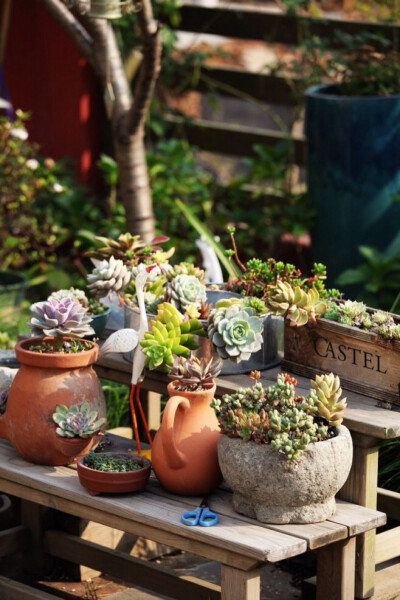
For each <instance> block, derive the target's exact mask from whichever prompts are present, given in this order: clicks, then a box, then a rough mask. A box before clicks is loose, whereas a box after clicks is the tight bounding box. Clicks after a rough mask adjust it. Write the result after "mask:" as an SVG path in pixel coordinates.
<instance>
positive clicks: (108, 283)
mask: <svg viewBox="0 0 400 600" xmlns="http://www.w3.org/2000/svg"><path fill="white" fill-rule="evenodd" d="M131 279H132V272H131V270H130V269H129V268H127V267H126V266H125V265H124V263H123V262H122V260H119V259H115V258H114V257H113V256H110V258H109V260H102V261H101V262H99V264H98V265H97V266H96V267H95V268H94V269H93V271H92V272H91V273H89V275H88V276H87V281H88V288H89V290H90V291H91V293H92V295H93V296H95V297H96V298H104V297H105V296H107V294H112V293H113V292H116V293H117V294H118V293H120V292H123V291H124V290H125V288H126V287H127V285H128V284H129V282H130V281H131Z"/></svg>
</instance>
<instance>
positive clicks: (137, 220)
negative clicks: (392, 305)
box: [40, 0, 161, 241]
mask: <svg viewBox="0 0 400 600" xmlns="http://www.w3.org/2000/svg"><path fill="white" fill-rule="evenodd" d="M40 1H41V2H42V4H43V5H44V6H45V7H46V9H47V10H48V11H49V12H50V13H51V15H52V16H53V17H54V18H55V19H56V20H57V21H58V22H59V23H60V24H61V25H62V27H63V29H64V30H65V31H66V33H67V34H68V35H69V36H70V38H71V39H72V40H73V41H74V43H75V44H76V45H77V46H78V48H79V50H80V51H81V53H82V54H83V56H84V57H85V58H86V59H87V60H88V61H89V63H90V64H91V66H92V67H93V69H94V71H95V72H96V74H97V75H98V76H99V77H100V79H101V81H102V85H103V90H104V98H105V104H106V110H107V114H108V116H109V118H110V120H111V128H112V134H113V141H114V150H115V158H116V161H117V163H118V169H119V184H120V194H121V198H122V202H123V205H124V208H125V214H126V228H127V231H129V232H130V233H133V234H140V236H141V237H142V238H143V239H144V240H145V241H150V240H151V239H152V238H153V237H154V215H153V208H152V201H151V191H150V184H149V177H148V171H147V163H146V151H145V145H144V122H145V118H146V115H147V112H148V109H149V105H150V100H151V95H152V93H153V89H154V85H155V82H156V79H157V76H158V73H159V70H160V57H161V42H160V32H159V27H158V23H157V21H155V20H154V19H153V13H152V6H151V1H150V0H142V2H141V4H140V9H139V12H137V15H136V16H137V22H138V27H139V32H140V36H141V40H142V54H143V59H142V64H141V67H140V73H139V76H138V79H137V84H136V86H135V89H134V93H133V98H131V93H130V88H129V82H128V81H127V79H126V76H125V72H124V68H123V64H122V58H121V55H120V53H119V50H118V47H117V42H116V38H115V35H114V32H113V29H112V27H111V25H110V24H109V23H108V22H107V21H105V20H103V19H93V18H91V17H88V16H87V15H81V14H79V11H78V10H77V9H68V8H67V7H66V6H65V4H64V3H63V2H62V0H40Z"/></svg>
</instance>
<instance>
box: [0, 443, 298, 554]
mask: <svg viewBox="0 0 400 600" xmlns="http://www.w3.org/2000/svg"><path fill="white" fill-rule="evenodd" d="M0 457H2V458H3V459H4V460H3V461H1V464H0V477H1V478H2V480H1V485H2V486H3V489H8V490H9V489H10V488H13V489H14V486H15V484H18V485H21V486H22V488H26V489H31V491H32V495H33V496H35V497H34V498H33V497H32V500H33V501H34V502H39V503H41V504H45V505H50V506H54V507H56V508H59V509H60V510H63V509H62V508H61V507H62V506H63V505H64V506H68V510H66V512H70V513H71V514H76V515H77V516H82V517H84V518H88V519H91V518H92V516H91V512H90V511H99V515H98V517H99V518H94V517H93V520H95V521H98V522H103V523H104V524H105V525H110V526H112V527H116V528H117V529H121V530H123V531H131V533H134V534H137V535H143V536H144V537H148V538H149V539H155V540H156V541H161V542H163V543H167V544H168V545H171V546H174V547H180V545H179V543H178V545H176V543H169V542H168V541H165V539H167V540H168V538H169V537H170V536H174V541H175V539H177V540H178V539H179V540H182V542H180V543H185V545H186V542H183V539H184V538H186V540H190V542H191V543H198V544H199V545H202V544H204V545H205V547H206V548H207V551H208V549H209V547H210V546H211V547H212V548H215V552H217V551H218V549H219V550H220V551H221V552H222V554H223V555H224V557H225V560H224V561H222V562H226V563H227V564H229V559H227V558H226V557H227V555H229V552H230V551H232V553H233V555H234V556H235V555H237V554H239V555H241V554H243V556H246V557H247V558H248V559H254V560H259V561H263V560H268V561H276V560H282V559H283V558H287V557H289V556H295V555H296V554H300V553H301V552H304V551H305V548H306V544H305V542H304V541H303V540H299V539H295V538H293V537H291V536H285V535H283V534H279V533H276V532H273V531H270V532H268V533H266V532H265V531H264V530H263V528H262V527H259V526H257V525H256V524H252V525H250V524H249V525H248V526H246V527H245V528H243V527H241V528H240V529H241V530H240V532H238V531H237V528H235V524H236V521H235V519H234V518H229V517H224V518H223V519H221V522H220V523H219V524H218V526H217V527H192V528H190V527H186V526H185V525H183V524H182V523H181V522H180V515H181V513H182V511H184V510H187V509H188V508H189V506H190V505H188V504H187V503H186V501H185V498H184V497H178V496H176V497H175V498H174V500H168V502H167V501H166V500H165V499H162V500H160V499H159V498H158V497H157V496H155V495H154V494H151V493H149V492H142V493H140V494H135V495H134V502H132V500H131V497H129V496H122V495H119V496H118V497H116V496H114V497H111V498H110V497H107V496H106V495H104V496H96V497H91V496H90V495H89V494H88V493H87V492H86V490H84V489H83V488H82V487H81V486H80V484H79V481H78V477H77V475H76V473H75V472H74V470H73V469H71V468H67V467H57V468H54V467H46V466H41V465H32V464H29V463H26V462H25V461H24V460H23V459H22V458H19V457H18V456H17V455H16V453H15V450H14V449H13V448H12V447H11V446H10V445H9V444H7V443H6V442H1V443H0ZM20 494H22V496H21V497H23V498H24V497H29V496H28V495H27V492H26V491H24V490H23V489H21V490H20V492H19V494H17V495H20ZM46 494H47V495H46ZM39 498H40V500H39ZM55 504H57V506H55ZM100 517H101V518H100ZM105 521H106V522H105ZM122 524H123V525H122ZM126 526H128V527H130V528H128V529H126ZM133 527H134V530H133V531H132V528H133ZM138 530H140V531H138ZM147 530H149V532H151V534H152V535H146V531H147ZM156 532H158V533H157V536H156V537H153V535H154V534H155V533H156ZM160 537H162V538H163V539H159V538H160ZM184 549H185V548H184ZM207 556H208V555H207Z"/></svg>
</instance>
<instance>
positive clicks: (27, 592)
mask: <svg viewBox="0 0 400 600" xmlns="http://www.w3.org/2000/svg"><path fill="white" fill-rule="evenodd" d="M0 598H1V600H59V596H55V595H54V594H48V593H47V592H44V591H43V590H35V588H33V587H30V586H28V585H25V584H24V583H20V582H19V581H13V580H12V579H8V578H7V577H3V576H1V575H0Z"/></svg>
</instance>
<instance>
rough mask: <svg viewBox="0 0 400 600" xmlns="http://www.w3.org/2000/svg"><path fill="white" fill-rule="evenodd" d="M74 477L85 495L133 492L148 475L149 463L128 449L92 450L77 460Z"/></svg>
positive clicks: (142, 483)
mask: <svg viewBox="0 0 400 600" xmlns="http://www.w3.org/2000/svg"><path fill="white" fill-rule="evenodd" d="M77 467H78V477H79V481H80V483H81V485H82V486H83V487H85V488H86V489H87V490H88V492H89V494H91V495H92V496H95V495H97V494H100V493H101V492H104V493H108V494H116V493H126V492H136V491H139V490H142V489H144V487H145V486H146V483H147V481H148V479H149V477H150V471H151V462H150V461H149V460H148V459H147V458H146V457H145V456H141V455H138V454H132V453H129V452H94V451H93V450H90V451H89V452H88V454H86V455H85V456H81V457H79V458H78V460H77Z"/></svg>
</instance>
